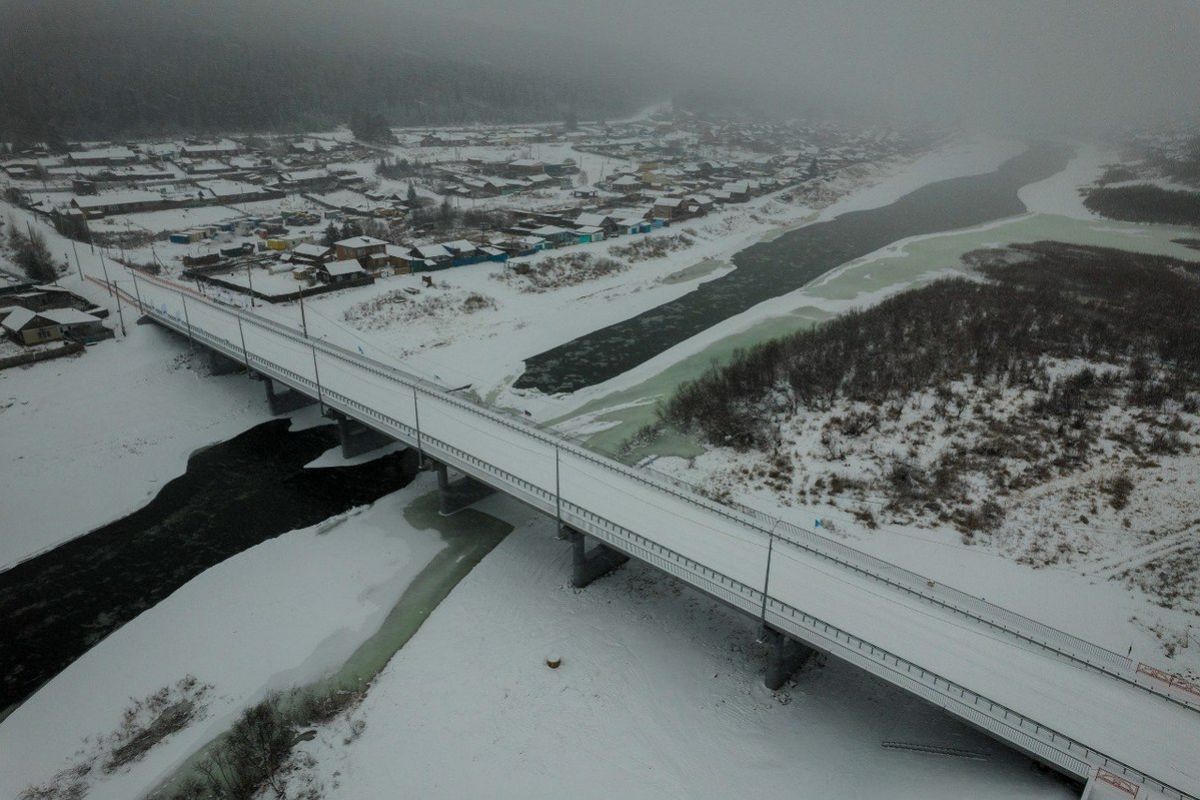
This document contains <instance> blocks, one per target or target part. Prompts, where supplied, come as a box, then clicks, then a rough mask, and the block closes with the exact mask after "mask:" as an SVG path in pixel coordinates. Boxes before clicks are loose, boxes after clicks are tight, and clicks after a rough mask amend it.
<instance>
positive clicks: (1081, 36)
mask: <svg viewBox="0 0 1200 800" xmlns="http://www.w3.org/2000/svg"><path fill="white" fill-rule="evenodd" d="M438 8H439V9H440V10H441V11H442V12H444V13H454V14H457V15H459V16H461V17H465V18H470V19H472V20H474V21H476V22H483V21H489V20H490V21H492V22H493V23H494V24H496V25H500V26H505V27H510V28H511V27H517V28H520V29H523V30H525V31H527V32H529V33H530V34H531V35H535V36H539V37H542V36H545V37H554V36H557V35H564V34H565V35H570V36H573V37H587V38H589V39H592V40H595V41H599V42H607V43H610V44H612V45H614V46H616V45H619V46H620V47H621V48H622V49H632V50H636V51H639V52H643V53H645V54H647V55H653V56H656V57H657V58H659V59H661V60H662V61H663V62H664V64H665V65H666V69H667V71H668V72H670V73H671V75H672V77H673V78H674V79H675V80H676V82H677V85H678V84H679V83H682V84H683V85H687V86H691V87H693V88H695V87H708V88H713V87H716V88H721V89H726V90H730V91H735V92H751V93H754V94H755V95H756V96H759V97H763V96H765V97H766V98H767V100H768V102H770V101H772V100H774V101H776V102H777V103H778V104H779V106H780V107H781V108H783V109H787V108H789V107H792V106H793V104H797V103H798V104H802V105H801V106H800V107H804V108H812V106H813V104H814V103H818V104H820V105H821V106H823V107H826V108H829V109H830V110H841V111H847V110H853V111H857V112H861V113H870V114H874V115H879V116H886V117H888V118H892V119H904V120H920V119H929V120H933V121H938V122H951V123H957V124H963V125H965V126H968V127H983V128H995V129H1003V130H1013V129H1016V130H1020V131H1028V132H1042V131H1045V132H1064V131H1065V132H1072V133H1087V132H1089V131H1092V132H1095V131H1097V129H1102V130H1108V129H1111V128H1113V127H1118V128H1119V127H1121V126H1126V125H1141V124H1145V123H1151V122H1160V121H1168V120H1172V119H1179V118H1185V119H1187V118H1194V116H1195V115H1196V113H1197V109H1198V108H1200V88H1198V87H1200V3H1197V2H1195V0H1183V1H1182V2H1162V1H1158V0H1156V1H1155V2H1120V1H1119V0H1070V1H1069V2H1064V1H1062V0H1059V1H1058V2H1053V1H1050V0H1038V1H1037V2H1003V1H1001V0H989V2H969V1H968V0H944V1H942V2H920V3H917V2H899V1H898V0H874V1H873V2H861V1H860V2H853V1H850V0H818V1H817V2H811V1H810V2H800V1H799V0H738V2H728V1H727V0H606V2H603V3H592V2H585V1H584V0H499V1H497V0H441V2H439V4H438Z"/></svg>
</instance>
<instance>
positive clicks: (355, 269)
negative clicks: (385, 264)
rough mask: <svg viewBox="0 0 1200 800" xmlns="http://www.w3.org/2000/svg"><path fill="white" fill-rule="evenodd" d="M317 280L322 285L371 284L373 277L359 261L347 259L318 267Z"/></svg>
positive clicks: (329, 262)
mask: <svg viewBox="0 0 1200 800" xmlns="http://www.w3.org/2000/svg"><path fill="white" fill-rule="evenodd" d="M316 273H317V279H318V280H319V281H321V282H322V283H330V284H339V283H355V282H359V281H363V282H370V281H371V276H370V275H368V274H367V271H366V270H365V269H363V267H362V264H359V263H358V260H357V259H354V258H347V259H343V260H339V261H327V262H325V263H323V264H318V265H317V266H316Z"/></svg>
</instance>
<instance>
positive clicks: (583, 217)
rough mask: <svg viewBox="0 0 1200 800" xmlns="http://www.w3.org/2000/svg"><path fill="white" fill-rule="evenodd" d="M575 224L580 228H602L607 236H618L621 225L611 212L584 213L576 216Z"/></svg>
mask: <svg viewBox="0 0 1200 800" xmlns="http://www.w3.org/2000/svg"><path fill="white" fill-rule="evenodd" d="M575 225H576V226H577V227H580V228H600V229H601V230H602V231H604V236H605V238H608V237H610V236H616V235H617V234H618V233H619V228H620V226H619V225H617V220H616V218H615V217H613V216H612V215H611V214H597V213H584V214H580V215H579V216H578V217H576V218H575Z"/></svg>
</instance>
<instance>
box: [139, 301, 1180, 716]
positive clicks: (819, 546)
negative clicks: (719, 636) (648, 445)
mask: <svg viewBox="0 0 1200 800" xmlns="http://www.w3.org/2000/svg"><path fill="white" fill-rule="evenodd" d="M147 280H148V282H150V283H154V284H156V285H158V286H160V287H161V288H163V289H166V290H167V291H170V292H174V293H187V294H190V295H192V296H193V298H195V299H198V300H200V301H201V302H204V303H205V304H206V305H207V306H208V307H210V308H213V309H218V310H220V311H222V312H224V313H226V314H228V315H230V316H233V317H235V318H237V319H239V320H240V321H241V322H242V323H244V324H249V325H252V326H255V327H258V328H260V329H264V330H269V331H272V332H274V333H276V334H278V335H280V336H283V337H285V338H287V339H290V340H292V341H294V342H296V343H299V344H302V345H304V346H305V347H313V348H316V349H318V350H320V351H321V352H323V353H325V354H326V355H329V356H331V357H334V358H338V359H340V360H343V361H346V362H348V363H351V364H353V365H355V366H357V367H359V368H360V369H363V370H366V371H368V372H370V373H372V374H375V375H378V376H380V377H382V378H385V379H387V380H390V381H394V382H397V383H399V384H400V385H402V386H404V387H405V388H407V389H414V388H415V389H416V390H417V391H420V392H424V393H427V394H429V395H431V396H436V397H437V398H438V399H439V400H440V401H442V402H447V403H450V404H451V405H454V406H455V407H457V408H461V409H463V410H466V411H469V412H471V413H473V414H476V415H478V416H482V417H483V418H485V419H488V420H489V421H491V422H494V423H498V424H501V425H504V426H505V427H508V428H510V429H512V430H516V431H519V432H521V433H523V434H525V435H529V436H532V437H533V438H535V439H538V440H540V441H542V442H543V443H545V444H549V445H551V446H554V447H557V448H560V449H561V450H562V451H563V452H570V453H572V454H573V455H576V456H578V457H580V458H583V459H586V460H588V461H590V462H592V463H594V464H597V465H598V466H602V467H604V468H605V469H608V470H610V471H614V472H617V473H619V474H621V475H624V476H626V477H628V478H631V479H633V480H636V481H638V482H640V483H642V484H644V485H648V486H652V487H654V488H656V489H658V490H660V491H666V492H668V493H670V494H672V495H673V496H675V497H678V498H680V499H683V500H685V501H687V502H689V503H691V504H693V505H697V506H699V507H702V508H705V509H706V510H708V511H711V512H714V513H716V514H719V515H721V516H723V517H725V518H727V519H731V520H733V521H735V522H737V523H739V524H742V525H745V526H747V527H750V528H753V529H756V530H758V531H759V532H760V533H763V534H767V535H768V536H776V537H779V538H780V539H786V540H788V541H790V542H791V543H793V544H795V545H797V546H799V547H802V548H804V549H805V550H807V551H808V552H810V553H812V554H814V555H817V556H819V557H821V558H823V559H826V560H828V561H832V562H834V563H836V564H839V565H841V566H843V567H847V568H849V569H851V570H853V571H855V572H857V573H859V574H862V575H865V576H867V577H870V578H872V579H874V580H877V581H880V582H882V583H885V584H887V585H890V586H892V587H894V588H897V589H900V590H902V591H904V592H905V593H907V594H910V595H912V596H914V597H918V598H920V599H923V600H926V601H928V602H931V603H934V604H935V605H938V606H939V607H942V608H945V609H947V610H950V611H953V612H955V613H958V614H961V615H962V616H964V617H967V618H969V619H973V620H975V621H977V622H981V623H983V624H985V625H988V626H989V627H992V628H994V629H997V630H1000V631H1003V632H1004V633H1006V634H1009V635H1011V636H1014V637H1016V638H1018V639H1021V640H1024V641H1026V642H1029V643H1030V644H1033V645H1036V646H1037V647H1040V648H1043V649H1045V650H1048V651H1051V652H1053V653H1055V654H1057V655H1059V656H1062V657H1064V658H1066V659H1068V660H1070V661H1072V662H1074V663H1077V664H1080V665H1083V666H1086V667H1089V668H1091V669H1094V670H1096V671H1099V672H1102V673H1104V674H1106V675H1109V676H1110V677H1113V678H1116V679H1117V680H1120V681H1122V682H1124V683H1126V684H1128V685H1131V686H1136V687H1137V688H1139V689H1142V690H1143V691H1146V692H1149V693H1151V694H1154V695H1157V696H1159V697H1162V698H1164V699H1166V700H1168V701H1170V702H1173V703H1177V704H1179V705H1183V706H1185V707H1188V708H1192V709H1200V702H1196V703H1193V702H1191V701H1189V700H1186V699H1181V698H1180V697H1177V696H1175V695H1172V694H1171V693H1170V692H1169V691H1168V690H1166V689H1161V688H1159V687H1157V686H1156V685H1154V684H1146V683H1141V682H1139V681H1138V680H1137V673H1136V672H1135V669H1134V664H1133V662H1132V660H1131V659H1129V658H1128V657H1126V656H1123V655H1120V654H1119V653H1115V652H1113V651H1111V650H1108V649H1106V648H1104V647H1101V646H1100V645H1097V644H1094V643H1092V642H1088V641H1086V640H1084V639H1080V638H1079V637H1077V636H1073V635H1072V634H1069V633H1066V632H1065V631H1062V630H1059V629H1057V628H1054V627H1052V626H1050V625H1046V624H1045V623H1042V622H1038V621H1037V620H1034V619H1031V618H1029V617H1026V616H1024V615H1021V614H1018V613H1017V612H1015V611H1012V610H1010V609H1007V608H1004V607H1002V606H997V605H995V604H993V603H989V602H988V601H986V600H984V599H982V598H979V597H975V596H974V595H971V594H968V593H966V592H963V591H960V590H958V589H955V588H953V587H951V586H947V585H945V584H942V583H938V582H934V581H930V580H929V579H928V578H926V577H925V576H922V575H920V574H918V573H915V572H912V571H911V570H908V569H905V568H903V567H900V566H898V565H896V564H892V563H890V562H887V561H884V560H882V559H879V558H876V557H875V556H872V555H869V554H867V553H864V552H862V551H861V550H857V549H855V548H852V547H849V546H848V545H845V544H843V543H841V542H838V541H836V540H834V539H830V538H829V537H827V536H822V535H820V534H817V533H815V532H814V531H811V530H808V529H805V528H801V527H799V526H797V525H794V524H792V523H789V522H786V521H782V520H780V519H778V518H775V517H771V516H770V515H769V514H766V513H765V512H762V511H761V510H758V509H754V508H751V507H749V506H746V505H744V504H741V503H737V502H718V501H716V500H712V499H711V498H708V497H706V496H704V494H703V493H702V492H701V491H700V490H699V489H698V488H697V487H695V486H692V485H691V484H688V483H687V482H685V481H681V480H679V479H678V478H675V477H673V476H669V475H666V474H664V473H662V472H660V471H658V470H654V469H652V468H647V467H639V468H634V467H630V466H628V465H625V464H621V463H620V462H617V461H614V460H612V459H608V458H605V457H603V456H600V455H598V454H596V453H593V452H591V451H589V450H585V449H584V448H582V447H581V446H579V445H578V444H576V443H574V442H571V441H569V440H567V439H565V438H563V437H561V436H558V435H556V434H553V433H548V432H547V431H545V430H543V429H542V428H540V427H538V426H536V425H534V424H532V423H526V422H524V421H521V420H517V419H514V418H512V417H509V416H506V415H504V414H500V413H498V412H496V411H495V410H494V409H491V408H488V407H486V406H483V405H482V404H479V403H476V402H473V401H471V400H469V399H467V398H463V397H459V396H452V395H448V394H446V392H445V390H444V388H443V387H440V386H437V385H436V384H433V383H431V382H430V381H427V380H425V379H423V378H420V377H418V376H416V375H413V374H411V373H408V372H406V371H404V370H401V369H398V368H396V367H393V366H390V365H386V364H382V363H380V362H378V361H375V360H374V359H371V358H369V357H367V356H364V355H362V354H360V353H356V352H354V351H352V350H348V349H347V348H344V347H341V346H339V345H336V344H333V343H331V342H327V341H325V340H323V339H310V338H306V337H303V336H301V335H300V334H299V333H298V332H297V331H296V330H295V329H293V328H291V327H289V326H287V325H284V324H282V323H279V322H276V321H274V320H268V319H265V318H262V317H259V316H257V315H254V314H246V313H245V312H244V311H242V310H240V309H236V308H231V307H227V306H224V305H221V304H219V303H215V302H213V301H212V300H210V299H209V298H206V297H203V296H202V295H197V294H196V293H195V292H192V291H191V290H190V289H189V288H187V287H179V286H174V285H172V284H170V283H166V282H164V281H161V280H160V279H156V278H150V279H147ZM310 388H312V387H310Z"/></svg>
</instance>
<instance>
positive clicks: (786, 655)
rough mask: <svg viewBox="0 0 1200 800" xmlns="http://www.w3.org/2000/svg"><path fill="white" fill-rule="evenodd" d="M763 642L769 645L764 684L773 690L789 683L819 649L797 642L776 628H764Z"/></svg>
mask: <svg viewBox="0 0 1200 800" xmlns="http://www.w3.org/2000/svg"><path fill="white" fill-rule="evenodd" d="M763 642H764V643H765V644H766V645H767V671H766V674H764V675H763V685H764V686H766V687H767V688H768V689H770V690H771V691H772V692H774V691H776V690H777V689H779V688H780V687H781V686H783V685H784V684H785V683H787V682H788V679H789V678H791V677H792V676H793V675H795V674H796V673H797V672H798V671H799V670H800V668H801V667H803V666H804V665H805V664H807V663H808V660H809V659H810V658H812V657H813V656H815V655H816V654H817V651H816V650H813V649H812V648H811V647H809V646H808V645H806V644H802V643H800V642H797V641H796V640H795V639H792V638H791V637H789V636H787V635H785V634H782V633H780V632H779V631H777V630H775V629H774V628H764V629H763Z"/></svg>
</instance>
